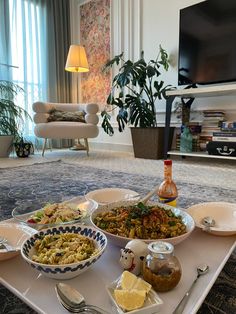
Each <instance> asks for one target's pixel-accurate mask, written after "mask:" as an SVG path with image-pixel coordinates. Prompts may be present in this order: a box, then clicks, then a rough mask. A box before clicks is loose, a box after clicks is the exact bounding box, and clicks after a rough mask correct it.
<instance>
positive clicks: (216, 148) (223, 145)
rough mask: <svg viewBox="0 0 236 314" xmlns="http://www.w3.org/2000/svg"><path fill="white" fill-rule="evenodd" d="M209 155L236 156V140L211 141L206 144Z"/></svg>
mask: <svg viewBox="0 0 236 314" xmlns="http://www.w3.org/2000/svg"><path fill="white" fill-rule="evenodd" d="M206 149H207V152H208V154H209V155H220V156H227V157H236V142H217V141H210V142H208V143H207V144H206Z"/></svg>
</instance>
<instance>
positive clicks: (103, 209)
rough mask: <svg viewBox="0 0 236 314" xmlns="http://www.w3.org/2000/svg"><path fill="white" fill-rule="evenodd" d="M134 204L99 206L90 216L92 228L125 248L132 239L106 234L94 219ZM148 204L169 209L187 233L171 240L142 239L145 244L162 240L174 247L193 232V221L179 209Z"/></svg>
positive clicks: (124, 202) (127, 202)
mask: <svg viewBox="0 0 236 314" xmlns="http://www.w3.org/2000/svg"><path fill="white" fill-rule="evenodd" d="M135 203H136V201H130V200H129V201H128V200H127V201H120V202H115V203H110V204H106V205H101V206H99V207H98V208H97V209H95V210H94V211H93V213H92V215H91V216H90V220H91V223H92V224H93V226H94V227H95V228H97V229H99V230H101V231H102V232H103V233H105V235H106V236H107V238H108V239H109V242H111V243H112V244H114V245H117V246H120V247H125V246H126V244H127V243H128V242H129V241H130V240H133V239H132V238H126V237H122V236H118V235H115V234H112V233H110V232H107V231H106V230H103V229H101V228H99V227H97V226H96V225H95V223H94V219H95V217H96V216H97V215H98V214H100V213H103V212H107V211H110V210H111V209H113V208H116V207H120V206H130V205H134V204H135ZM148 204H150V205H154V204H157V205H158V206H159V207H161V208H164V209H171V211H172V212H173V213H174V214H175V215H178V216H181V217H182V221H183V223H184V224H185V225H186V229H187V232H186V233H184V234H182V235H180V236H177V237H173V238H167V239H150V240H146V239H142V240H143V241H144V242H145V243H151V242H153V241H156V240H162V241H166V242H169V243H171V244H173V245H176V244H179V243H180V242H182V241H184V240H185V239H187V238H188V237H189V236H190V234H191V233H192V231H193V230H194V228H195V223H194V220H193V218H192V217H191V216H190V215H189V214H188V213H187V212H185V211H183V210H181V209H178V208H175V207H172V206H168V205H165V204H161V203H157V202H155V203H154V202H149V203H148Z"/></svg>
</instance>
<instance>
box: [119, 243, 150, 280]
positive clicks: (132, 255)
mask: <svg viewBox="0 0 236 314" xmlns="http://www.w3.org/2000/svg"><path fill="white" fill-rule="evenodd" d="M147 254H148V246H147V244H146V243H145V242H144V241H142V240H139V239H134V240H131V241H129V242H128V243H127V244H126V246H125V248H124V249H121V250H120V264H121V266H122V267H123V269H124V270H128V271H130V272H131V273H133V274H135V275H139V274H140V272H141V269H142V263H143V260H144V258H145V257H146V255H147Z"/></svg>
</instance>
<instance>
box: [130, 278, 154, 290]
mask: <svg viewBox="0 0 236 314" xmlns="http://www.w3.org/2000/svg"><path fill="white" fill-rule="evenodd" d="M132 288H133V289H137V290H144V291H145V292H146V294H148V292H149V291H150V290H151V288H152V285H150V284H149V283H148V282H146V281H144V280H143V279H141V278H137V281H136V282H135V283H134V286H133V287H132Z"/></svg>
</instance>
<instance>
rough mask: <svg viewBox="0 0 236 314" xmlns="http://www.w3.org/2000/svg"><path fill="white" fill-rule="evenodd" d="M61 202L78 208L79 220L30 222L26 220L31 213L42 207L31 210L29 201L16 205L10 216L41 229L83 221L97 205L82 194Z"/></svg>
mask: <svg viewBox="0 0 236 314" xmlns="http://www.w3.org/2000/svg"><path fill="white" fill-rule="evenodd" d="M63 203H65V204H67V205H69V206H71V207H72V208H75V209H80V211H81V214H82V216H81V218H80V219H79V220H73V221H66V222H60V223H48V224H42V223H31V222H29V221H28V220H29V219H30V218H31V217H32V215H34V214H35V213H36V212H38V211H41V210H42V209H38V210H32V203H31V202H28V203H27V202H24V203H22V204H20V205H18V206H17V207H15V208H14V209H13V211H12V217H13V218H14V219H15V220H16V221H18V222H20V223H22V224H25V225H27V226H29V227H31V228H34V229H37V230H41V229H45V228H50V227H55V226H59V225H67V224H76V223H81V221H83V220H84V219H85V218H86V217H89V216H90V214H91V213H92V211H93V210H94V209H96V208H97V207H98V204H97V203H96V202H95V201H93V200H87V199H86V198H85V197H84V196H78V197H75V198H72V199H70V200H67V201H64V202H63ZM52 204H53V203H52Z"/></svg>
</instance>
